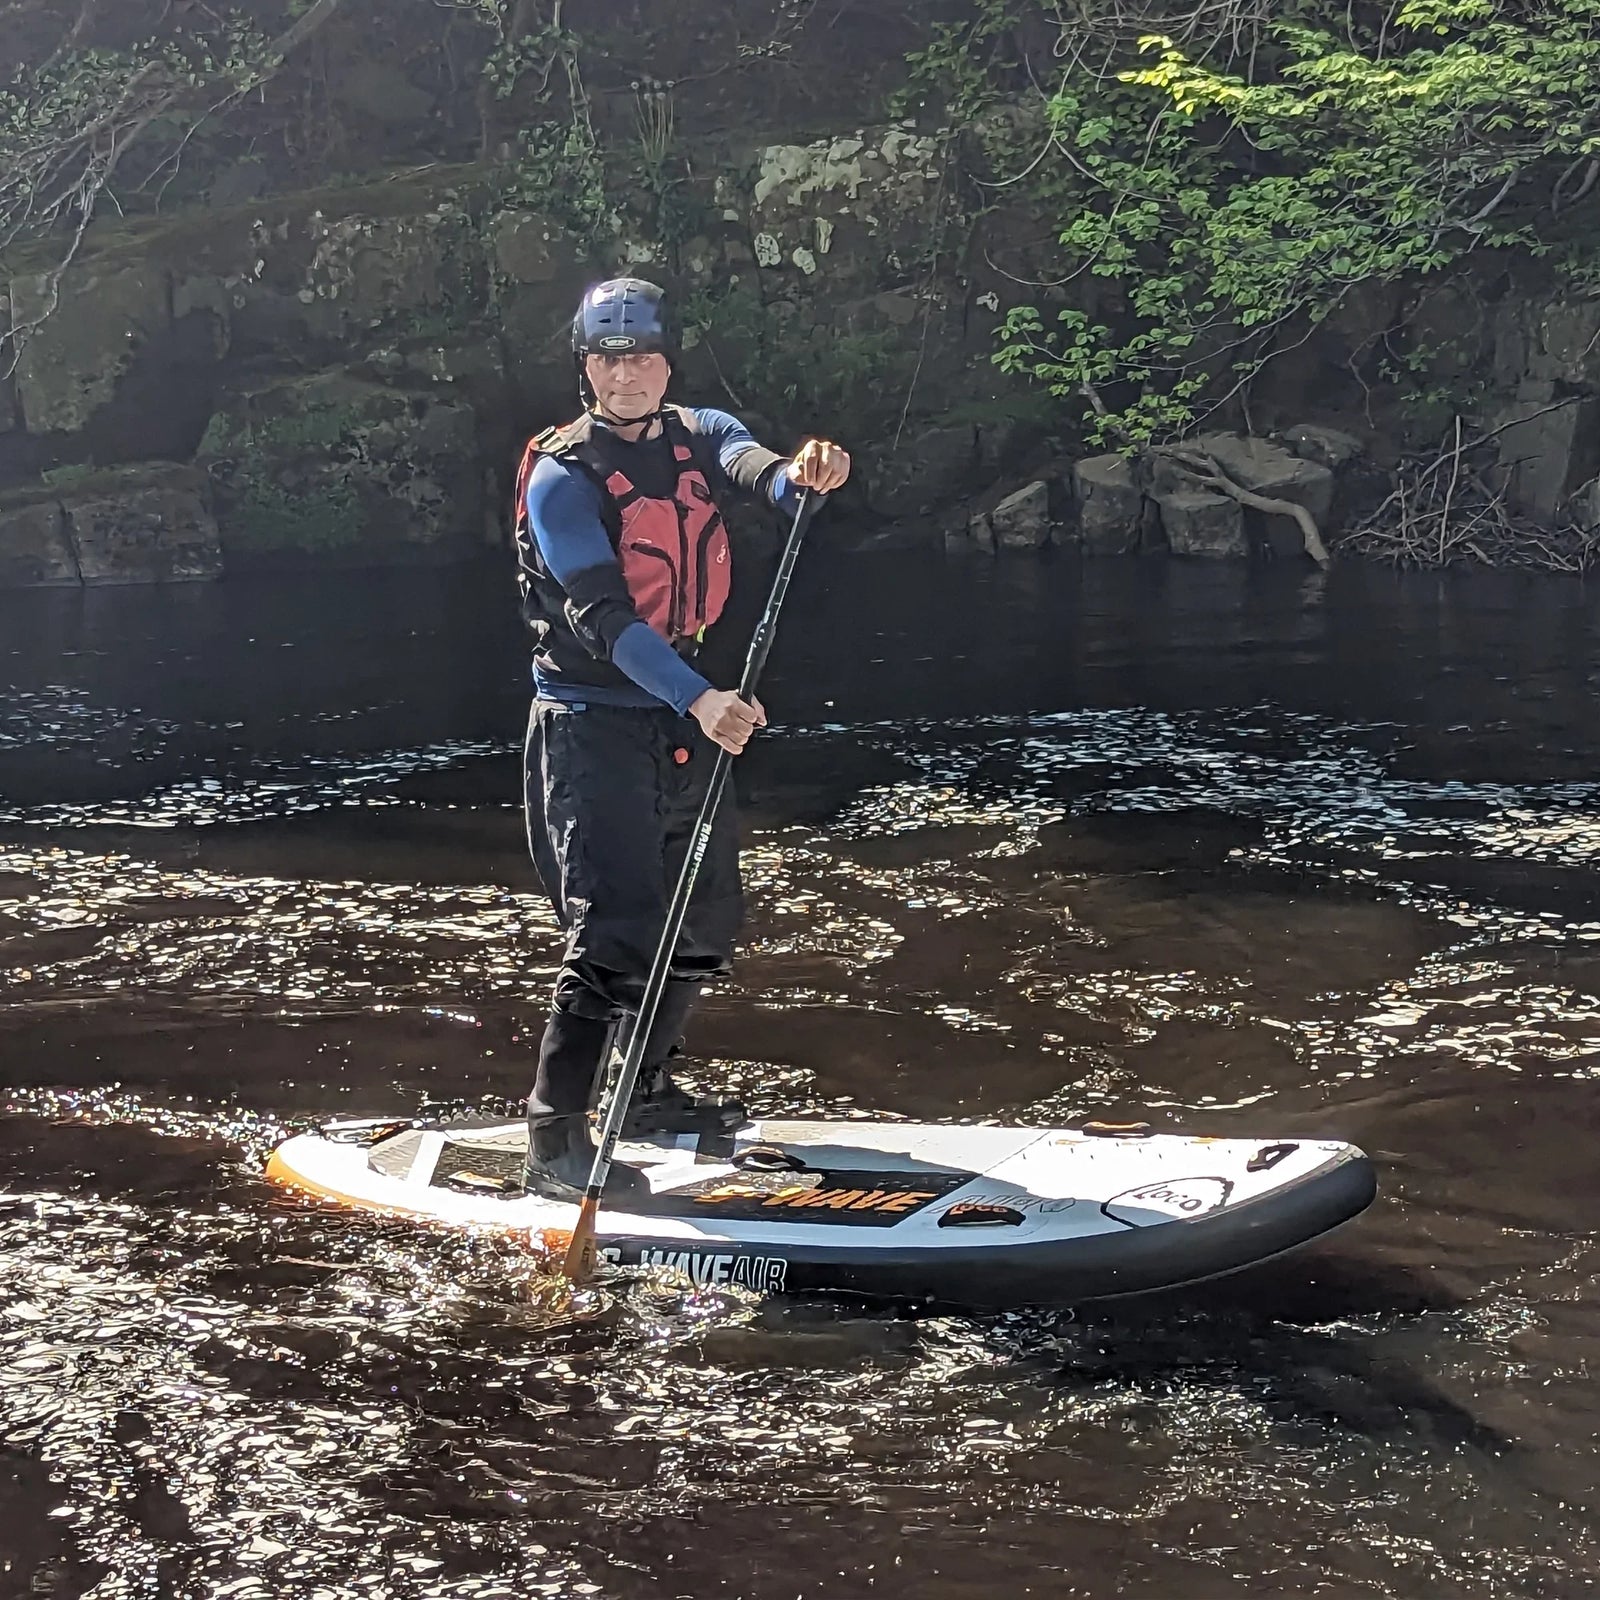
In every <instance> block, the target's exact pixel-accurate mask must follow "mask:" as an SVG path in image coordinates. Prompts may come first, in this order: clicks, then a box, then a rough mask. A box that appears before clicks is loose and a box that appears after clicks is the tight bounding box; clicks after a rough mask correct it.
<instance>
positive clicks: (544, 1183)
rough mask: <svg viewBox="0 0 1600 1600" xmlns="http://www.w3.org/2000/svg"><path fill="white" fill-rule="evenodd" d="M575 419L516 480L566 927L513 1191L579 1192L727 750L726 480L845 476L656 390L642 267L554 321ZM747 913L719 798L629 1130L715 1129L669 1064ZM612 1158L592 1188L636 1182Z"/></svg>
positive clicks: (555, 865)
mask: <svg viewBox="0 0 1600 1600" xmlns="http://www.w3.org/2000/svg"><path fill="white" fill-rule="evenodd" d="M572 353H573V359H574V363H575V365H576V368H577V376H578V388H579V393H580V395H581V397H582V400H583V405H584V411H583V415H582V416H581V417H579V418H578V420H577V421H576V422H573V423H571V424H569V425H568V426H567V427H564V428H554V429H551V430H549V431H548V432H546V433H543V434H540V435H539V436H537V437H536V438H534V439H533V440H531V441H530V442H529V444H528V446H527V449H526V450H525V451H524V453H523V458H522V464H521V467H520V469H519V471H518V474H517V497H516V545H517V559H518V578H519V584H520V587H521V592H522V603H523V614H524V616H525V618H526V620H527V621H528V623H529V625H530V627H531V629H532V630H533V634H534V637H535V650H534V658H533V679H534V700H533V706H532V710H531V713H530V715H529V720H528V733H527V741H526V745H525V747H524V763H523V794H524V805H525V818H526V823H527V834H528V848H529V851H530V853H531V855H532V857H533V861H534V866H535V868H536V869H537V871H538V874H539V878H540V880H541V882H542V883H543V885H544V888H545V890H546V892H547V893H548V894H549V896H550V899H551V902H552V904H553V905H554V907H555V910H556V915H557V917H558V919H559V920H560V923H561V926H562V929H563V931H564V933H565V935H566V944H565V948H564V950H563V953H562V964H561V970H560V972H559V973H558V975H557V978H556V983H555V994H554V998H553V1003H552V1007H551V1012H550V1017H549V1020H548V1021H547V1022H546V1024H545V1030H544V1035H543V1038H542V1039H541V1041H540V1047H539V1065H538V1072H537V1076H536V1078H535V1081H534V1087H533V1092H532V1094H531V1095H530V1096H529V1098H528V1137H529V1147H528V1167H527V1185H528V1187H529V1188H530V1189H532V1190H534V1191H536V1192H538V1193H540V1194H544V1195H547V1196H549V1197H551V1198H555V1199H564V1200H570V1199H576V1198H578V1197H579V1196H580V1195H581V1193H582V1190H583V1186H584V1183H585V1182H586V1180H587V1178H588V1176H589V1170H590V1166H591V1164H592V1162H593V1159H594V1155H595V1143H594V1140H593V1137H592V1135H591V1134H590V1132H589V1126H588V1110H589V1105H590V1101H591V1098H592V1096H593V1092H594V1088H595V1084H596V1082H597V1079H598V1076H599V1072H600V1069H601V1067H602V1065H603V1064H604V1062H605V1060H606V1059H607V1057H608V1055H609V1052H610V1049H611V1045H612V1041H613V1037H614V1034H615V1031H616V1029H617V1028H618V1026H619V1025H622V1026H627V1025H628V1024H629V1022H630V1021H631V1018H632V1016H633V1015H634V1013H635V1012H636V1011H637V1009H638V1006H639V1001H640V997H641V993H642V990H643V987H644V982H645V977H646V974H647V972H648V970H649V967H650V961H651V957H652V955H653V953H654V948H655V943H656V940H657V938H658V936H659V934H660V930H661V927H662V924H663V919H664V914H665V909H666V905H667V901H668V897H669V895H670V892H671V888H672V885H673V883H674V882H675V881H676V879H677V876H678V872H679V869H680V867H681V865H682V861H683V855H684V852H685V849H686V847H687V843H688V839H689V835H690V833H691V832H692V829H693V825H694V820H695V815H696V812H697V811H698V808H699V805H700V801H701V798H702V797H703V795H704V792H705V787H706V783H707V779H708V777H709V772H710V768H711V766H712V748H713V747H714V746H720V747H721V748H722V749H724V750H726V751H728V752H729V753H730V754H733V755H738V754H739V753H741V752H742V751H743V750H744V748H745V746H746V745H747V743H748V742H749V739H750V736H751V734H752V733H754V731H755V730H756V729H757V728H758V727H761V726H763V725H764V724H765V722H766V713H765V712H764V710H763V709H762V707H761V703H760V701H759V700H757V699H755V698H754V697H752V698H751V699H750V700H749V701H748V702H747V701H745V700H742V699H741V698H740V697H739V695H738V693H737V692H736V691H735V690H732V689H719V688H717V687H716V686H715V685H714V684H712V683H711V682H710V681H709V680H708V679H707V678H706V677H705V676H704V675H703V674H702V673H701V672H700V670H699V669H698V668H697V666H696V665H695V659H696V656H697V654H698V653H699V650H700V647H701V645H702V644H703V643H704V640H705V637H706V633H707V630H708V629H710V628H711V627H712V626H713V625H714V624H715V623H716V621H717V618H718V617H719V615H720V614H721V612H722V610H723V607H724V606H725V604H726V602H727V598H728V592H729V580H730V575H731V568H732V550H731V547H730V543H729V539H728V533H727V529H726V526H725V525H724V523H723V519H722V514H721V510H720V503H721V502H722V501H723V499H724V498H725V497H726V496H727V495H728V494H729V493H730V492H737V493H741V494H744V495H746V496H749V497H751V498H754V499H756V500H758V501H760V502H762V503H764V504H767V505H770V506H773V507H775V508H777V509H778V510H780V511H783V512H787V513H790V514H792V513H793V512H794V510H795V509H796V505H797V502H798V497H799V495H800V493H801V491H802V490H812V491H815V492H817V493H821V494H827V493H831V492H832V491H833V490H835V489H837V488H839V487H840V486H841V485H842V484H843V483H844V482H845V481H846V479H847V478H848V477H849V475H850V457H849V456H848V454H846V452H845V451H844V450H842V449H841V448H840V447H839V446H838V445H836V444H833V443H831V442H829V441H827V440H822V439H812V440H809V441H807V442H806V443H805V444H804V445H802V446H801V448H800V449H799V451H797V452H796V454H795V455H794V456H793V458H792V459H789V460H785V459H784V458H783V457H782V456H780V455H778V454H777V453H776V452H774V451H772V450H768V449H765V448H764V447H763V446H761V445H760V444H758V443H757V442H756V440H755V439H754V438H753V437H752V435H751V433H750V431H749V429H747V428H746V427H745V426H744V424H743V423H742V422H740V421H739V420H738V419H737V418H736V417H733V416H731V415H730V414H729V413H727V412H725V411H718V410H712V409H707V408H697V409H690V408H687V407H681V406H676V405H669V404H667V403H666V390H667V385H668V382H669V381H670V379H671V376H672V370H673V364H674V362H675V361H676V360H677V357H678V341H677V338H676V335H675V332H674V329H673V326H672V321H671V313H670V307H669V304H668V301H667V296H666V294H665V292H664V291H663V290H661V289H660V288H658V287H657V286H656V285H655V284H652V283H647V282H645V281H643V280H642V279H638V278H616V279H611V280H609V281H607V282H605V283H601V284H599V285H597V286H596V287H594V288H592V289H590V290H589V291H588V292H587V293H586V294H585V295H584V297H583V302H582V304H581V305H580V306H579V307H578V311H577V314H576V316H575V317H574V318H573V323H572ZM742 915H743V901H742V895H741V890H740V883H739V859H738V821H737V817H736V815H735V812H734V808H733V805H732V801H731V798H730V799H727V800H724V802H723V803H722V805H721V807H720V808H719V810H718V812H717V817H716V825H715V828H714V830H713V832H712V834H711V839H710V843H709V845H708V848H707V851H706V856H705V859H704V862H703V865H702V867H701V871H700V875H699V878H698V880H697V883H696V888H695V893H694V896H693V898H692V899H691V900H690V902H689V909H688V915H687V917H686V920H685V923H684V929H683V933H682V936H681V938H680V940H679V942H678V945H677V949H676V954H675V958H674V961H673V965H672V969H671V975H670V979H669V981H668V984H667V987H666V990H665V992H664V994H663V997H662V1001H661V1004H660V1007H659V1009H658V1011H657V1013H656V1017H655V1021H654V1024H653V1026H652V1027H651V1030H650V1037H649V1039H648V1041H647V1047H646V1051H645V1056H644V1065H643V1069H642V1071H641V1074H640V1084H639V1093H638V1095H637V1096H636V1098H635V1100H634V1103H633V1105H632V1106H631V1108H630V1111H629V1116H628V1121H627V1123H626V1124H625V1125H624V1132H625V1133H626V1134H631V1135H634V1136H640V1135H646V1134H661V1133H679V1132H705V1131H720V1130H726V1129H729V1128H733V1127H737V1126H738V1125H739V1124H740V1123H742V1122H743V1121H744V1120H745V1109H744V1107H743V1106H741V1105H739V1104H737V1103H735V1102H731V1101H700V1100H697V1099H695V1098H694V1097H692V1096H691V1095H689V1094H688V1093H687V1092H685V1091H684V1090H683V1089H682V1088H681V1087H680V1086H679V1085H678V1084H677V1083H676V1082H675V1081H674V1080H673V1078H672V1076H671V1073H670V1072H669V1070H668V1065H667V1063H668V1061H669V1059H670V1058H671V1056H672V1055H673V1053H674V1051H675V1050H676V1048H677V1047H678V1044H679V1042H680V1039H681V1035H682V1032H683V1029H684V1025H685V1023H686V1022H687V1020H688V1017H689V1014H690V1012H691V1010H692V1008H693V1006H694V1004H695V1001H696V1000H697V999H698V998H699V995H700V991H701V989H702V988H703V987H704V985H705V984H706V983H707V982H710V981H711V980H713V979H719V978H723V977H726V976H727V975H728V973H729V971H730V962H731V958H732V953H733V942H734V937H735V935H736V933H737V931H738V928H739V924H740V921H741V918H742ZM645 1187H646V1186H645V1184H644V1180H643V1178H642V1177H641V1176H640V1174H639V1173H638V1172H637V1171H635V1170H634V1169H631V1168H629V1167H626V1166H622V1165H620V1164H619V1165H614V1166H613V1167H612V1168H611V1177H610V1180H609V1182H608V1185H607V1190H606V1192H607V1194H608V1195H617V1196H623V1195H626V1194H629V1193H637V1192H640V1191H641V1190H642V1189H644V1188H645Z"/></svg>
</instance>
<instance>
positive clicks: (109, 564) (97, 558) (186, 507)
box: [63, 466, 222, 584]
mask: <svg viewBox="0 0 1600 1600" xmlns="http://www.w3.org/2000/svg"><path fill="white" fill-rule="evenodd" d="M63 504H64V506H65V511H66V521H67V536H68V537H69V538H70V539H71V541H72V545H73V549H74V550H75V551H76V553H77V557H78V570H79V572H80V573H81V574H82V575H83V581H84V582H85V583H87V584H96V583H166V582H181V581H187V580H193V579H197V578H215V577H218V576H219V575H220V574H221V572H222V552H221V549H220V547H219V545H218V540H217V524H216V521H215V519H214V518H213V517H212V515H211V512H210V509H209V507H208V506H207V504H206V499H205V480H204V478H203V477H202V475H201V474H200V473H199V472H197V471H195V470H194V469H193V468H191V467H183V466H156V467H124V468H120V469H117V470H114V471H110V472H106V473H103V474H100V475H98V476H97V477H96V478H94V479H93V480H91V482H89V483H86V484H85V485H83V487H82V488H80V489H79V490H77V491H76V492H75V493H74V494H73V495H72V497H71V498H70V499H68V500H66V501H65V502H63Z"/></svg>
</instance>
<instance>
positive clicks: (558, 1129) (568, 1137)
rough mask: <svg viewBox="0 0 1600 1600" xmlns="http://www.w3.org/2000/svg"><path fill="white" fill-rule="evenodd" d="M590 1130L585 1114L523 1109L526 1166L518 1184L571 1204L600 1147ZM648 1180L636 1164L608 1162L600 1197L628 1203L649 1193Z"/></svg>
mask: <svg viewBox="0 0 1600 1600" xmlns="http://www.w3.org/2000/svg"><path fill="white" fill-rule="evenodd" d="M599 1148H600V1147H599V1146H598V1145H597V1144H596V1143H595V1141H594V1138H593V1136H592V1135H591V1134H590V1132H589V1119H588V1118H587V1117H585V1116H561V1117H556V1116H551V1115H550V1114H549V1113H547V1112H541V1111H530V1112H529V1113H528V1164H527V1167H526V1169H525V1172H524V1175H523V1187H524V1188H525V1189H526V1190H527V1191H528V1193H530V1194H538V1195H543V1196H544V1198H545V1199H546V1200H565V1201H568V1202H570V1203H572V1204H574V1205H576V1204H577V1203H578V1202H579V1201H580V1200H582V1199H583V1192H584V1190H585V1189H586V1188H588V1186H589V1173H590V1171H591V1170H592V1169H593V1167H594V1158H595V1155H596V1154H597V1152H598V1151H599ZM649 1194H650V1184H649V1181H648V1180H647V1179H646V1178H645V1176H644V1174H643V1173H642V1172H640V1171H639V1170H638V1168H637V1167H629V1166H625V1165H624V1164H623V1163H622V1162H620V1161H613V1162H612V1163H611V1167H610V1170H609V1171H608V1172H607V1173H606V1186H605V1189H604V1190H603V1191H602V1192H601V1199H602V1200H603V1201H605V1202H607V1203H609V1204H611V1205H627V1204H629V1203H630V1202H635V1201H639V1200H643V1199H646V1198H648V1197H649Z"/></svg>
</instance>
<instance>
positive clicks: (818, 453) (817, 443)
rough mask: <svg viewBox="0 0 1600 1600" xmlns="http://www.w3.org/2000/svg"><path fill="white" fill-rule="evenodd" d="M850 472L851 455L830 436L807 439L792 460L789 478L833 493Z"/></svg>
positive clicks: (806, 487) (803, 487)
mask: <svg viewBox="0 0 1600 1600" xmlns="http://www.w3.org/2000/svg"><path fill="white" fill-rule="evenodd" d="M849 476H850V457H849V456H848V455H847V454H846V453H845V452H844V451H843V450H841V449H840V448H839V446H838V445H836V444H830V443H829V442H828V440H826V439H807V440H806V442H805V443H804V444H803V445H801V446H800V449H799V452H798V453H797V454H796V456H795V458H794V460H793V461H791V462H790V463H789V481H790V482H791V483H793V484H794V485H795V487H796V488H798V489H814V490H815V491H816V492H817V493H818V494H832V493H833V491H834V490H835V489H837V488H839V487H841V486H842V485H843V483H844V481H845V479H846V478H848V477H849Z"/></svg>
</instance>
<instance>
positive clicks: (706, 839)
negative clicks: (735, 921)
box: [561, 489, 819, 1279]
mask: <svg viewBox="0 0 1600 1600" xmlns="http://www.w3.org/2000/svg"><path fill="white" fill-rule="evenodd" d="M818 498H819V497H818V496H817V495H814V494H813V493H812V492H811V491H810V490H808V489H802V490H801V491H800V504H799V505H798V506H797V507H796V508H795V514H794V522H793V524H792V525H791V526H790V529H789V537H788V539H787V540H786V541H785V542H784V546H783V555H782V557H781V558H780V559H779V561H778V572H777V576H776V577H775V578H774V579H773V580H772V592H771V593H770V594H769V595H768V596H767V605H766V609H765V610H764V611H763V612H762V613H761V620H760V621H759V622H758V623H757V624H756V631H755V633H754V634H753V635H752V637H751V640H750V651H749V654H748V655H747V656H746V657H745V663H744V674H743V676H742V677H741V678H740V679H739V698H740V699H741V700H746V701H748V700H749V699H750V698H751V696H752V695H753V694H754V693H755V687H756V682H757V680H758V679H759V678H760V676H761V673H762V670H763V668H765V666H766V664H767V657H768V656H769V655H770V654H771V653H772V642H773V639H774V638H775V637H776V635H777V626H778V612H779V611H780V610H781V609H782V607H783V600H784V596H785V595H786V594H787V593H788V592H789V580H790V579H791V578H792V577H793V576H794V567H795V561H796V560H797V559H798V557H799V555H800V546H801V544H802V542H803V541H804V539H805V535H806V527H807V525H808V524H809V523H810V521H811V515H812V512H813V511H814V510H815V509H816V503H817V500H818ZM732 767H733V757H732V756H731V755H730V754H729V753H728V751H726V750H724V749H723V748H722V747H721V746H720V745H719V746H718V747H717V759H716V763H715V765H714V766H713V767H712V768H711V779H710V781H709V782H708V783H707V785H706V792H705V798H704V799H703V800H702V801H701V802H700V814H699V816H698V817H696V819H695V824H694V832H693V834H692V835H691V836H690V840H689V853H688V855H687V856H685V858H684V862H683V871H682V872H680V873H679V874H678V886H677V888H676V889H674V890H673V893H672V900H671V903H670V904H669V905H668V906H667V920H666V923H665V925H664V926H663V927H662V929H661V942H660V943H659V944H658V945H657V946H656V953H655V959H654V960H653V961H652V962H651V963H650V976H649V977H648V978H647V979H646V980H645V986H644V996H643V998H642V999H641V1000H640V1002H639V1013H638V1016H637V1017H636V1018H635V1020H634V1024H633V1031H632V1032H631V1033H630V1034H629V1036H628V1049H627V1053H626V1054H625V1055H624V1057H623V1061H622V1070H621V1071H620V1072H619V1073H618V1074H617V1081H616V1084H615V1086H614V1087H613V1089H612V1091H611V1099H610V1101H609V1102H608V1104H607V1106H606V1119H605V1124H604V1126H603V1127H602V1128H601V1130H600V1148H599V1149H598V1150H597V1151H596V1152H595V1158H594V1165H593V1166H592V1167H591V1168H590V1169H589V1186H588V1188H587V1189H585V1190H584V1194H583V1204H582V1205H581V1206H579V1208H578V1220H577V1221H576V1222H575V1223H574V1224H573V1228H572V1241H571V1243H570V1244H569V1245H568V1246H567V1253H566V1256H565V1258H564V1260H563V1261H562V1265H561V1270H562V1271H563V1272H564V1273H565V1274H566V1275H567V1277H569V1278H573V1279H577V1278H582V1277H584V1276H586V1275H587V1274H588V1272H589V1270H590V1268H591V1267H592V1266H593V1264H594V1263H593V1259H592V1257H593V1252H594V1225H595V1215H596V1213H597V1212H598V1211H599V1209H600V1196H601V1194H602V1193H603V1191H604V1190H605V1186H606V1178H607V1176H608V1175H609V1173H610V1171H611V1162H612V1160H613V1158H614V1157H615V1155H616V1149H617V1137H618V1135H619V1134H620V1133H621V1131H622V1124H623V1121H624V1119H625V1118H626V1117H627V1114H628V1107H629V1105H630V1104H631V1103H632V1101H633V1091H634V1088H635V1087H636V1085H637V1084H638V1081H639V1071H640V1068H641V1067H642V1066H643V1065H644V1053H645V1047H646V1045H647V1044H648V1043H649V1040H650V1028H651V1024H652V1023H654V1021H655V1017H656V1012H657V1010H658V1009H659V1008H660V1005H661V996H662V994H663V993H664V992H665V991H666V987H667V978H668V975H669V974H670V972H671V970H672V957H673V955H674V954H675V953H676V951H677V948H678V935H679V934H680V933H681V932H682V931H683V919H684V917H685V916H686V915H687V913H688V910H689V898H690V896H691V895H692V894H693V893H694V886H695V880H696V879H697V878H698V877H699V875H700V864H701V862H703V861H704V860H705V855H706V849H707V847H708V846H709V845H710V843H711V828H712V824H713V823H714V822H715V821H716V817H717V806H718V805H719V804H720V803H721V800H722V792H723V790H724V789H726V788H727V786H728V774H729V772H730V771H731V770H732Z"/></svg>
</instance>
